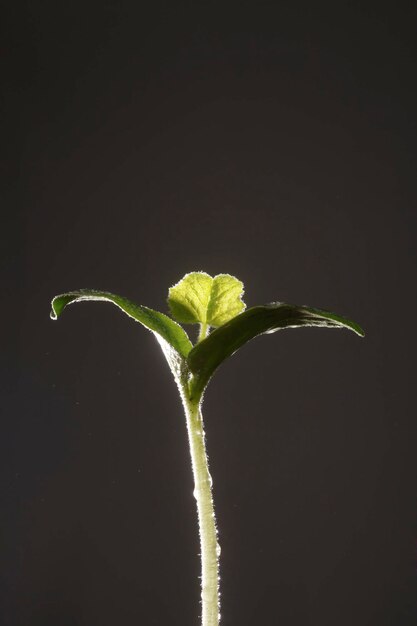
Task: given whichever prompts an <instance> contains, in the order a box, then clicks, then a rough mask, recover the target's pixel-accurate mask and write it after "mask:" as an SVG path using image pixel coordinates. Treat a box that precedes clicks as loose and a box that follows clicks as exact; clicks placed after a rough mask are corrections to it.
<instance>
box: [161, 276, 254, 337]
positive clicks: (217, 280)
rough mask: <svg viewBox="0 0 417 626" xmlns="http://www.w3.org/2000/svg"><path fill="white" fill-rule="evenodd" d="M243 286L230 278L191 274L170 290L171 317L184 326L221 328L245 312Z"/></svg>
mask: <svg viewBox="0 0 417 626" xmlns="http://www.w3.org/2000/svg"><path fill="white" fill-rule="evenodd" d="M242 293H243V283H242V282H241V281H240V280H238V279H237V278H235V277H234V276H230V275H229V274H218V275H217V276H215V277H214V278H212V277H211V276H209V274H206V273H205V272H191V273H190V274H186V275H185V276H184V278H183V279H182V280H180V281H179V282H178V283H177V284H176V285H174V286H173V287H171V288H170V290H169V295H168V304H169V308H170V310H171V313H172V316H173V317H174V318H175V319H176V320H177V321H178V322H181V323H184V324H207V325H209V326H214V327H217V326H221V325H222V324H225V323H226V322H228V321H229V320H231V319H232V318H233V317H235V316H236V315H238V314H239V313H240V312H241V311H243V310H244V309H245V304H244V303H243V302H242V299H241V296H242Z"/></svg>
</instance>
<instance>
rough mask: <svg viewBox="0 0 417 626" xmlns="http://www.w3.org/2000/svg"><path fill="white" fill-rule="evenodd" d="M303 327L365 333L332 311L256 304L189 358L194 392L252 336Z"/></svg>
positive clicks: (213, 335)
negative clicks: (341, 329)
mask: <svg viewBox="0 0 417 626" xmlns="http://www.w3.org/2000/svg"><path fill="white" fill-rule="evenodd" d="M301 326H322V327H327V328H347V329H349V330H352V331H353V332H355V333H356V334H358V335H360V336H361V337H363V336H364V332H363V330H362V328H361V327H360V326H359V325H358V324H356V323H355V322H353V321H351V320H349V319H347V318H345V317H342V316H340V315H336V314H335V313H331V312H330V311H322V310H320V309H314V308H311V307H306V306H295V305H291V304H286V303H283V302H273V303H271V304H267V305H265V306H257V307H252V308H250V309H248V310H247V311H245V312H244V313H241V314H240V315H238V316H236V317H234V318H233V319H232V320H230V321H229V322H228V323H226V324H224V325H223V326H220V328H217V329H216V330H214V331H213V332H212V333H211V334H210V335H209V336H208V337H207V338H206V339H204V340H203V341H201V342H200V343H199V344H197V345H196V346H195V347H194V348H193V349H192V350H191V352H190V353H189V355H188V359H187V361H188V364H189V367H190V370H191V372H192V373H193V374H194V382H193V393H197V394H198V393H201V392H202V391H203V390H204V388H205V386H206V385H207V383H208V381H209V380H210V378H211V376H212V375H213V373H214V371H215V370H216V369H217V367H218V366H219V365H220V364H221V363H222V362H223V361H224V360H225V359H227V357H229V356H230V355H231V354H233V353H234V352H236V350H238V349H239V348H240V347H241V346H243V345H244V344H245V343H246V342H247V341H249V340H250V339H253V338H254V337H256V336H257V335H261V334H264V333H273V332H275V331H277V330H280V329H283V328H298V327H301Z"/></svg>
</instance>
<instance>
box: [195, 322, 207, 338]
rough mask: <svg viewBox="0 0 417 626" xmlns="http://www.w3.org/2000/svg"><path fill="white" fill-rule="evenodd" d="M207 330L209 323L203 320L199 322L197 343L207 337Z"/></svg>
mask: <svg viewBox="0 0 417 626" xmlns="http://www.w3.org/2000/svg"><path fill="white" fill-rule="evenodd" d="M208 331H209V325H208V324H207V323H206V322H205V323H204V324H200V332H199V334H198V339H197V343H200V341H203V339H205V338H206V337H207V333H208Z"/></svg>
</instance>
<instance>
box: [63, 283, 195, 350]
mask: <svg viewBox="0 0 417 626" xmlns="http://www.w3.org/2000/svg"><path fill="white" fill-rule="evenodd" d="M91 300H95V301H97V300H98V301H103V302H111V303H112V304H115V305H116V306H117V307H119V309H121V310H122V311H123V312H124V313H126V315H129V317H131V318H133V319H134V320H136V321H137V322H140V323H141V324H142V325H143V326H145V328H148V329H149V330H151V331H152V332H153V333H155V334H156V335H158V336H159V337H162V339H164V340H165V341H167V342H168V343H169V345H170V346H171V347H172V348H174V349H175V350H176V351H177V352H178V353H179V354H180V355H181V356H182V357H184V358H185V357H187V355H188V353H189V352H190V350H191V348H192V343H191V341H190V340H189V338H188V335H187V333H186V332H185V330H184V329H183V328H181V326H179V324H177V323H176V322H174V321H173V320H172V319H170V318H169V317H168V316H167V315H164V314H163V313H159V312H158V311H154V310H153V309H149V308H148V307H146V306H141V305H139V304H135V303H134V302H131V301H130V300H128V299H127V298H123V297H122V296H117V295H114V294H112V293H108V292H107V291H95V290H93V289H79V290H77V291H70V292H68V293H63V294H61V295H58V296H55V298H53V300H52V302H51V306H52V311H51V318H52V319H54V320H56V319H57V318H58V317H59V316H60V315H61V313H62V311H63V310H64V308H65V307H66V306H67V305H68V304H73V303H75V302H84V301H91Z"/></svg>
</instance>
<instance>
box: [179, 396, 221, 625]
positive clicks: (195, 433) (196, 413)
mask: <svg viewBox="0 0 417 626" xmlns="http://www.w3.org/2000/svg"><path fill="white" fill-rule="evenodd" d="M183 404H184V409H185V415H186V420H187V431H188V440H189V444H190V453H191V463H192V468H193V475H194V497H195V499H196V502H197V513H198V525H199V530H200V548H201V604H202V622H201V623H202V626H218V624H219V620H220V602H219V556H220V546H219V544H218V541H217V529H216V518H215V514H214V505H213V496H212V479H211V476H210V472H209V467H208V460H207V453H206V446H205V434H204V426H203V419H202V414H201V405H200V402H199V401H197V402H196V401H193V402H191V401H189V400H188V399H187V397H186V394H184V395H183Z"/></svg>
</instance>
